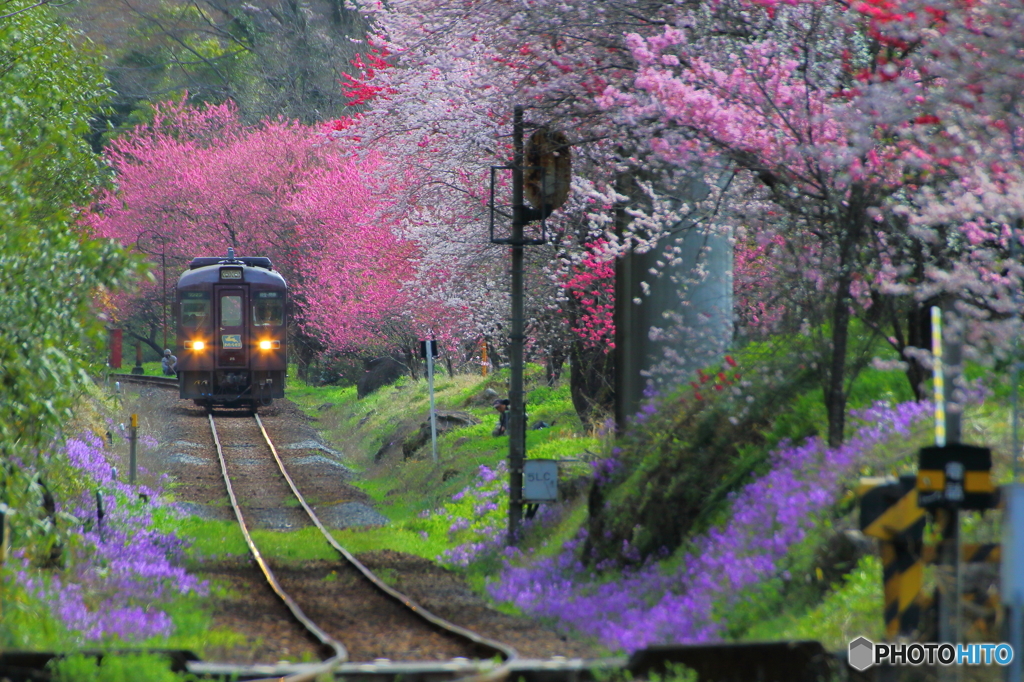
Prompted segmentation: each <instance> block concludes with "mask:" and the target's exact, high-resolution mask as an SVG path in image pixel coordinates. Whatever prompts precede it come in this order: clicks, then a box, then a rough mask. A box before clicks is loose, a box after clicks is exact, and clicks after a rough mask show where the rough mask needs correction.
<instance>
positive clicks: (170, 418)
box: [115, 387, 602, 663]
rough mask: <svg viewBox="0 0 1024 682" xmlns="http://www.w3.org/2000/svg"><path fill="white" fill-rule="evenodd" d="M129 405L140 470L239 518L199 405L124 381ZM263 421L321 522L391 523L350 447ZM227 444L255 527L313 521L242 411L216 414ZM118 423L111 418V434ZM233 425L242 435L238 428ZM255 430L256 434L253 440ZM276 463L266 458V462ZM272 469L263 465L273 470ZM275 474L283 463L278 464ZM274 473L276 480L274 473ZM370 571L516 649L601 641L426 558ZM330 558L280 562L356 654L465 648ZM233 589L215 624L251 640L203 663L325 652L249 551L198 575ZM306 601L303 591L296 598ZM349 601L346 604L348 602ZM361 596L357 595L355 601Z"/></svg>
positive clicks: (289, 421)
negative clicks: (377, 602)
mask: <svg viewBox="0 0 1024 682" xmlns="http://www.w3.org/2000/svg"><path fill="white" fill-rule="evenodd" d="M124 406H125V408H126V409H127V410H134V411H137V413H138V414H139V418H140V427H141V430H140V432H141V433H143V434H149V435H150V436H152V437H154V438H156V440H157V441H158V445H157V446H156V447H151V448H143V449H142V451H141V453H140V459H139V465H140V467H142V468H143V469H145V471H146V474H145V475H144V479H143V480H145V477H149V478H152V477H155V476H159V475H166V476H167V477H169V481H168V482H167V483H168V484H169V487H170V489H171V490H172V491H173V494H174V497H175V500H176V501H178V502H179V503H180V504H181V505H182V506H183V507H184V508H185V509H186V510H187V511H188V512H189V513H191V514H196V515H200V516H204V517H207V518H218V519H225V520H229V519H233V514H232V512H231V509H230V506H229V505H228V500H227V494H226V492H225V487H224V483H223V480H222V477H221V473H220V467H219V464H218V461H217V456H216V451H215V448H214V446H213V441H212V436H211V435H210V430H209V425H208V421H207V419H206V417H205V414H204V412H203V410H201V409H198V408H196V407H194V406H193V405H192V404H191V402H189V401H182V400H179V399H178V398H177V395H176V392H175V391H172V390H168V389H164V388H150V387H140V388H137V389H133V388H127V389H126V394H125V396H124ZM260 416H261V418H262V419H263V420H264V423H265V425H266V428H267V430H268V432H269V433H270V435H271V438H272V439H273V440H274V442H275V444H276V445H277V447H278V450H279V453H280V455H281V457H282V459H284V460H285V464H286V466H287V467H288V469H289V470H290V472H291V474H292V476H293V477H294V479H295V482H296V485H297V487H298V488H299V489H300V490H301V491H302V492H303V494H304V495H306V496H307V499H308V500H309V501H310V503H311V505H312V506H313V508H314V510H315V511H316V512H317V514H318V516H320V517H321V520H322V521H323V522H324V523H325V525H327V526H328V527H331V528H344V527H347V526H354V525H366V524H381V523H387V519H386V517H384V516H383V515H381V514H380V513H379V512H378V511H376V510H375V509H373V505H372V500H370V499H369V497H368V496H367V495H366V494H365V493H363V492H362V491H361V490H359V489H358V488H356V487H355V486H353V485H351V483H350V481H352V479H353V477H354V476H355V474H354V473H353V472H352V470H351V469H349V468H348V467H347V466H346V465H345V462H344V456H343V455H342V454H341V453H342V452H344V447H343V446H344V444H336V445H337V446H341V447H337V449H335V448H334V447H332V446H331V444H327V443H324V442H323V441H322V440H321V439H320V436H319V434H318V433H317V430H316V424H315V420H314V419H312V418H310V417H308V416H306V415H305V414H303V413H302V412H300V411H299V410H298V408H296V407H295V406H294V405H293V404H292V403H290V402H288V401H277V402H275V404H274V405H273V406H271V407H269V408H261V410H260ZM215 417H216V418H217V421H218V429H219V431H221V432H222V434H223V435H222V436H221V437H222V440H224V441H225V457H226V458H228V459H229V469H230V470H231V475H232V478H233V479H234V480H235V481H237V482H236V483H235V484H234V485H236V486H237V488H238V490H236V494H238V495H239V498H240V499H241V500H242V506H243V513H244V515H245V517H246V519H247V521H248V522H249V523H250V524H251V525H253V526H257V527H263V528H272V529H277V530H288V529H291V528H301V527H304V526H306V525H309V522H308V521H307V520H305V517H304V514H303V513H302V510H301V509H299V508H297V507H296V505H295V503H294V502H291V503H289V502H288V501H287V500H286V498H287V495H286V493H285V492H282V490H285V491H286V488H281V487H280V486H281V485H284V484H283V483H277V482H274V481H272V479H273V478H275V475H274V474H273V472H272V471H271V470H270V469H268V468H267V467H268V466H271V465H272V462H273V460H272V458H270V457H269V456H268V455H267V454H265V453H264V452H263V450H260V449H259V448H260V447H261V446H260V444H259V443H257V442H255V439H254V438H252V436H251V432H245V433H243V432H242V431H241V430H239V429H241V428H242V425H243V424H247V423H249V422H250V421H251V419H249V418H248V416H247V415H245V414H243V413H241V412H239V413H237V414H236V415H234V416H232V415H231V414H230V412H229V411H224V412H223V413H218V414H216V415H215ZM117 428H119V425H115V430H116V429H117ZM236 431H237V433H235V432H236ZM246 434H250V435H246ZM267 460H269V464H268V463H267ZM265 465H266V466H265ZM273 466H274V469H273V471H276V465H273ZM276 478H280V477H279V476H276ZM359 558H360V560H362V561H363V562H364V563H365V564H366V565H367V566H368V567H369V568H370V569H371V570H374V571H378V572H381V573H384V574H386V575H387V576H388V579H389V583H390V584H392V585H393V586H394V587H396V588H397V589H399V590H400V591H402V592H404V593H405V594H407V595H408V596H409V597H411V598H412V599H413V600H415V601H417V602H419V603H420V604H422V605H423V606H424V607H426V608H427V609H429V610H431V611H433V612H434V613H435V614H437V615H439V616H441V617H442V618H446V619H448V620H451V621H452V622H455V623H456V624H458V625H460V626H462V627H465V628H468V629H470V630H473V631H475V632H477V633H478V634H480V635H483V636H486V637H489V638H492V639H496V640H498V641H501V642H503V643H505V644H507V645H510V646H512V647H514V648H515V649H516V650H517V651H518V652H519V654H520V656H523V657H527V658H549V657H552V656H565V657H568V658H576V657H582V658H592V657H597V656H600V655H601V653H602V652H601V651H600V650H599V649H597V648H596V647H592V646H589V645H587V644H585V643H580V642H576V641H573V640H570V639H568V638H566V637H565V636H563V635H561V634H559V633H558V632H555V631H553V630H551V629H550V628H548V627H546V626H544V625H543V624H541V623H538V622H536V621H534V620H533V619H530V618H525V617H515V616H509V615H505V614H502V613H499V612H497V611H495V610H493V609H491V608H489V607H488V606H487V604H486V602H485V601H484V600H483V599H482V598H481V597H479V596H478V595H476V594H475V593H473V591H472V590H470V589H469V587H468V586H467V585H466V584H465V582H464V581H463V580H462V579H461V578H460V577H459V576H458V575H457V574H456V573H453V572H452V571H449V570H447V569H445V568H443V567H440V566H438V565H436V564H434V563H432V562H430V561H427V560H425V559H423V558H421V557H417V556H413V555H408V554H402V553H399V552H393V551H390V550H387V551H379V552H371V553H368V554H365V555H362V556H360V557H359ZM340 566H341V563H340V562H339V563H338V564H337V565H334V564H331V563H329V562H322V561H320V562H308V563H306V564H302V565H296V564H294V563H292V564H288V565H275V566H274V570H275V571H276V572H278V573H279V574H280V575H279V578H280V580H281V582H282V583H283V584H287V587H286V589H287V590H288V591H289V592H290V593H292V594H294V595H296V596H297V600H298V601H300V603H304V604H306V606H304V607H303V608H304V609H305V610H307V612H308V615H310V617H312V618H313V619H314V620H315V621H317V622H318V623H319V624H321V626H322V627H324V629H325V630H327V631H328V632H329V633H330V634H331V635H332V636H334V637H335V638H336V639H338V640H340V641H342V642H343V643H344V644H345V645H346V647H347V648H348V649H349V650H350V659H351V660H364V661H365V660H373V659H375V658H389V659H392V660H438V659H445V658H450V657H452V656H460V655H461V656H466V655H469V654H467V653H465V652H464V651H459V650H458V649H457V648H453V646H452V645H451V643H450V642H448V643H446V642H445V641H444V637H441V636H439V635H437V634H436V633H426V634H422V635H420V634H409V632H407V631H406V630H405V629H403V627H404V626H400V625H398V624H397V623H398V620H396V619H399V620H400V616H398V615H396V614H392V613H390V612H388V611H387V609H386V608H383V607H379V606H373V605H371V604H369V602H367V603H363V601H361V598H358V599H357V598H354V597H353V596H352V595H351V594H349V592H350V591H346V586H348V585H349V584H350V583H352V581H353V580H354V579H351V578H350V577H347V574H346V573H345V572H344V569H342V568H340ZM200 577H202V578H204V579H207V580H210V581H215V582H216V583H217V584H219V585H222V586H226V587H228V588H229V589H228V590H227V593H228V594H230V595H233V596H232V597H230V598H220V599H215V600H214V601H213V603H212V604H211V606H212V608H213V613H214V623H213V626H214V628H229V629H231V630H234V631H236V632H239V633H241V634H242V635H243V636H244V639H245V641H244V643H243V644H240V645H238V646H234V647H230V648H220V649H217V648H210V649H208V650H207V651H206V652H205V656H204V658H207V659H208V660H219V661H227V662H235V663H257V662H259V663H273V662H276V661H279V660H292V661H296V660H311V659H315V658H318V657H319V654H320V652H321V651H322V648H321V647H320V645H319V644H318V643H317V642H316V641H315V640H312V639H311V638H310V637H309V636H306V635H305V634H303V632H302V631H301V630H299V629H298V628H297V626H296V625H295V624H294V622H293V619H292V618H291V616H290V615H289V613H288V612H287V610H286V609H285V607H284V605H283V604H282V602H281V601H280V600H279V599H278V598H277V597H276V595H274V593H273V592H272V591H271V589H270V588H269V587H268V586H267V585H266V583H265V580H264V579H263V576H262V574H260V572H259V571H258V569H257V568H256V566H255V562H253V561H252V560H251V559H249V558H225V557H222V558H219V559H215V560H211V561H209V562H207V563H205V564H203V567H202V571H201V576H200ZM298 597H301V599H299V598H298ZM346 600H349V601H346ZM352 600H354V601H352Z"/></svg>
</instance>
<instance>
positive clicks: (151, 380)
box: [110, 374, 179, 388]
mask: <svg viewBox="0 0 1024 682" xmlns="http://www.w3.org/2000/svg"><path fill="white" fill-rule="evenodd" d="M110 378H111V379H114V380H115V381H122V382H124V383H128V384H149V385H150V386H162V387H164V388H178V385H179V384H178V379H176V378H175V377H155V376H147V375H145V374H111V375H110Z"/></svg>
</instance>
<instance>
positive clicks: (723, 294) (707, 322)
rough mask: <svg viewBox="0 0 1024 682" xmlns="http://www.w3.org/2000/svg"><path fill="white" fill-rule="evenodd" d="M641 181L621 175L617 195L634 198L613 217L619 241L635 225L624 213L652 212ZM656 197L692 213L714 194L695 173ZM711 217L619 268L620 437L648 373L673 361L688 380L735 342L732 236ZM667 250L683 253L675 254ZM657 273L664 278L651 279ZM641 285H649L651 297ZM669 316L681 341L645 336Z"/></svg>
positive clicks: (724, 181) (692, 221)
mask: <svg viewBox="0 0 1024 682" xmlns="http://www.w3.org/2000/svg"><path fill="white" fill-rule="evenodd" d="M731 178H732V174H731V173H730V172H728V171H724V172H721V173H720V174H719V176H718V180H717V182H716V184H717V185H718V186H719V187H720V188H723V189H724V188H725V187H726V186H727V185H728V183H729V181H730V180H731ZM639 179H640V178H636V177H634V176H633V175H627V174H623V175H620V176H619V180H618V182H617V186H616V192H618V193H619V194H620V195H623V196H627V197H629V199H628V200H627V201H626V202H625V203H623V204H622V205H620V206H619V207H618V209H617V211H616V229H617V230H618V232H619V234H620V235H621V234H622V233H623V231H624V230H625V229H626V228H628V226H629V222H630V221H631V220H632V217H631V216H630V215H629V214H628V213H627V212H626V209H627V208H629V207H637V208H645V207H647V208H649V206H646V204H648V203H649V201H650V200H649V198H648V197H647V195H646V194H644V193H643V192H642V191H640V189H639V185H638V184H637V181H638V180H639ZM659 191H660V192H662V193H663V194H664V195H665V196H666V197H669V196H672V197H675V200H676V201H677V202H678V203H679V204H680V205H682V204H689V205H691V206H693V205H695V204H697V203H699V202H701V201H704V200H705V199H707V198H708V197H709V196H710V194H711V188H710V187H709V186H708V185H707V184H706V183H705V182H704V181H703V180H702V179H701V178H700V177H698V176H696V174H695V175H694V176H693V177H690V178H688V179H687V180H685V181H683V182H679V183H676V184H675V185H674V186H671V187H662V188H660V189H659ZM710 217H712V216H711V215H709V214H708V213H707V212H700V213H697V212H692V213H691V215H690V216H688V217H687V218H684V219H683V220H681V221H680V222H679V223H678V224H677V225H675V226H673V227H672V228H671V229H670V230H668V233H667V234H666V235H665V236H663V237H662V238H661V240H660V241H659V242H658V244H657V245H656V246H655V247H654V248H652V249H651V250H650V251H648V252H646V253H635V252H632V251H631V252H629V253H627V254H625V255H624V256H622V257H621V258H619V259H618V260H616V262H615V422H616V425H617V427H618V429H619V430H620V431H622V430H623V429H625V428H626V426H627V423H628V420H629V419H630V418H631V417H632V416H633V415H634V414H636V412H637V411H638V410H639V409H640V405H641V402H642V401H643V395H644V389H645V388H646V386H647V377H646V376H645V372H649V371H651V370H652V369H653V368H655V367H656V366H657V365H658V364H659V363H663V362H666V361H667V360H669V358H670V357H671V358H672V360H671V364H673V365H674V371H676V372H678V373H679V374H691V373H693V372H696V371H697V370H698V369H700V368H702V367H705V366H707V365H709V364H711V363H712V362H714V361H715V360H716V358H720V357H721V355H722V354H723V353H725V351H726V348H727V347H728V345H729V343H731V341H732V334H733V317H732V307H733V302H732V288H733V285H732V269H733V247H732V243H731V238H730V237H731V235H729V234H727V233H724V232H719V231H717V230H715V229H713V228H711V227H709V226H708V225H707V223H706V219H708V218H710ZM669 248H673V249H676V248H678V249H679V251H678V253H676V254H671V255H670V254H668V253H667V251H668V249H669ZM658 261H661V262H662V264H661V265H660V266H659V265H658ZM652 268H653V269H657V270H659V271H660V272H661V273H662V274H661V276H660V277H654V276H652V275H651V274H650V271H651V269H652ZM641 283H646V284H647V286H648V290H647V292H644V290H643V286H642V284H641ZM634 300H639V301H640V303H639V304H637V303H634ZM665 313H669V314H674V315H676V316H677V320H679V321H680V323H681V326H682V327H683V328H684V335H683V336H682V337H681V338H675V339H667V340H666V339H661V340H652V339H651V338H650V337H649V336H648V331H649V330H650V329H651V328H652V327H661V328H664V327H665V326H666V317H665Z"/></svg>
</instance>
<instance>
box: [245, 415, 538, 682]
mask: <svg viewBox="0 0 1024 682" xmlns="http://www.w3.org/2000/svg"><path fill="white" fill-rule="evenodd" d="M253 418H254V419H255V420H256V423H257V424H258V425H259V428H260V433H262V434H263V439H264V440H265V441H266V443H267V445H268V446H269V447H270V452H271V453H272V454H273V455H274V460H275V461H276V462H277V467H278V469H280V471H281V475H282V476H284V479H285V480H286V481H287V482H288V486H289V487H290V488H291V490H292V493H293V494H294V495H295V498H296V499H297V500H298V501H299V504H301V505H302V508H303V509H304V510H305V511H306V514H307V515H308V516H309V518H310V520H311V521H312V522H313V524H314V525H315V526H316V527H317V528H318V529H319V530H320V533H321V534H322V535H323V536H324V538H325V539H326V540H327V542H328V543H330V545H331V546H332V547H333V548H334V549H335V550H336V551H337V552H338V553H339V554H341V556H342V557H344V558H345V561H347V562H348V563H349V564H350V565H351V566H352V567H354V568H355V569H356V570H358V571H359V572H360V573H361V574H362V575H363V577H365V578H366V579H367V580H368V581H369V582H370V583H371V584H372V585H373V586H374V587H375V588H377V589H378V590H379V591H380V592H382V593H383V594H385V595H387V596H388V597H390V598H392V599H394V600H396V601H398V602H399V603H401V604H402V605H404V606H405V607H406V608H407V609H409V610H410V611H412V612H413V613H415V614H416V615H417V616H419V617H420V618H422V619H423V620H425V621H427V622H428V623H430V624H431V625H433V626H434V627H436V628H439V629H441V630H444V631H446V632H448V633H450V634H453V635H455V636H457V637H461V638H462V639H465V640H468V641H470V642H472V643H473V644H474V645H475V646H477V647H479V648H480V649H483V650H489V651H490V652H492V653H493V654H495V655H497V656H500V657H502V658H503V659H504V661H503V663H502V664H501V665H500V666H497V667H495V668H494V669H492V670H489V671H486V672H483V673H480V674H477V675H472V676H468V677H464V678H460V679H461V680H462V682H491V681H494V680H500V679H504V678H505V677H507V676H508V674H509V672H510V668H511V662H512V661H513V660H515V659H517V658H518V657H519V654H518V652H517V651H516V650H515V649H514V648H512V647H511V646H508V645H507V644H502V643H501V642H498V641H496V640H493V639H490V638H488V637H483V636H481V635H478V634H477V633H475V632H473V631H471V630H467V629H466V628H463V627H461V626H459V625H456V624H455V623H452V622H451V621H448V620H445V619H444V618H441V617H440V616H438V615H436V614H434V613H431V612H430V611H428V610H427V609H426V608H424V607H423V606H421V605H420V604H418V603H416V602H415V601H414V600H413V599H411V598H410V597H408V596H406V595H404V594H402V593H401V592H399V591H398V590H396V589H394V588H393V587H391V586H390V585H388V584H386V583H385V582H383V581H382V580H381V579H380V578H378V577H377V576H376V575H374V573H373V571H371V570H370V569H369V568H367V567H366V566H365V565H364V564H363V563H362V562H361V561H359V560H358V559H357V558H356V557H355V556H354V555H353V554H352V553H351V552H349V551H348V550H347V549H345V548H344V547H342V546H341V545H340V544H339V543H338V541H337V540H335V539H334V536H333V535H331V532H330V531H329V530H327V528H326V527H325V526H324V524H323V523H322V522H321V521H320V518H319V517H318V516H317V515H316V513H315V512H314V511H313V509H312V508H311V507H310V506H309V504H308V503H307V502H306V499H305V498H304V497H303V496H302V493H300V492H299V489H298V487H297V486H296V485H295V482H294V481H293V480H292V477H291V475H290V474H289V473H288V470H287V468H285V466H284V462H283V461H282V460H281V456H280V455H279V454H278V452H277V448H276V447H274V443H273V441H271V439H270V435H269V434H267V430H266V428H265V427H264V426H263V420H261V419H260V416H259V415H258V414H254V415H253ZM301 679H303V680H304V679H313V678H311V677H310V678H306V677H303V678H301ZM289 680H290V682H300V678H298V677H296V678H289Z"/></svg>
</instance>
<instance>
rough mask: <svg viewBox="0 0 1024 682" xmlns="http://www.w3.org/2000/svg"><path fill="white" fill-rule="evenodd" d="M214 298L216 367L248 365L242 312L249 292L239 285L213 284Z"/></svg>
mask: <svg viewBox="0 0 1024 682" xmlns="http://www.w3.org/2000/svg"><path fill="white" fill-rule="evenodd" d="M213 289H214V297H215V298H216V299H217V337H218V338H217V342H218V343H217V369H232V368H236V367H248V365H249V363H248V353H249V340H248V338H247V335H246V324H245V315H246V311H247V310H248V309H249V305H248V303H249V302H248V295H247V294H248V292H247V291H246V290H245V289H243V288H241V287H237V286H236V287H228V286H214V288H213Z"/></svg>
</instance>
